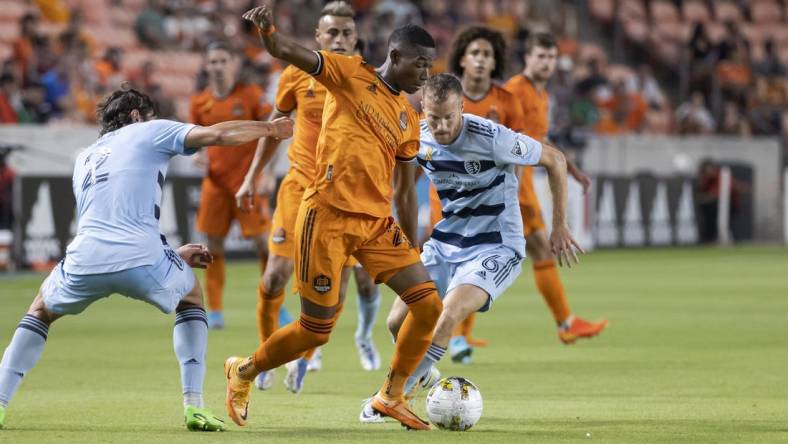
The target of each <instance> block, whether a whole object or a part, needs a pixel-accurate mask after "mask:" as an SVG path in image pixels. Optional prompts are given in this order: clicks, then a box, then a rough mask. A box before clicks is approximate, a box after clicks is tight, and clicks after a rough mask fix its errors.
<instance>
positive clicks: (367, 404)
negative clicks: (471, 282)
mask: <svg viewBox="0 0 788 444" xmlns="http://www.w3.org/2000/svg"><path fill="white" fill-rule="evenodd" d="M358 420H359V422H361V423H362V424H382V423H384V422H386V420H385V419H383V415H381V414H380V413H378V412H376V411H375V409H373V408H372V398H367V399H365V400H364V402H362V403H361V413H359V414H358Z"/></svg>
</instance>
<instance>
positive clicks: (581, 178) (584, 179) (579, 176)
mask: <svg viewBox="0 0 788 444" xmlns="http://www.w3.org/2000/svg"><path fill="white" fill-rule="evenodd" d="M572 177H574V178H575V180H576V181H578V182H580V185H581V186H582V187H583V194H586V193H588V189H589V188H591V178H589V177H588V176H587V175H586V173H584V172H582V171H580V170H577V171H575V172H573V173H572Z"/></svg>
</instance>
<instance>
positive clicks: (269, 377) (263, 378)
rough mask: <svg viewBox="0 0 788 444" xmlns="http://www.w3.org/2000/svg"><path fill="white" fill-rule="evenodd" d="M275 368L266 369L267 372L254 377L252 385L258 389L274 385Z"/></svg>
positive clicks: (266, 388) (265, 388)
mask: <svg viewBox="0 0 788 444" xmlns="http://www.w3.org/2000/svg"><path fill="white" fill-rule="evenodd" d="M274 372H275V370H273V369H272V370H268V371H267V372H262V373H260V374H259V375H257V377H256V378H254V386H255V387H257V389H258V390H268V389H270V388H271V387H272V386H273V385H274V380H275V379H276V373H274Z"/></svg>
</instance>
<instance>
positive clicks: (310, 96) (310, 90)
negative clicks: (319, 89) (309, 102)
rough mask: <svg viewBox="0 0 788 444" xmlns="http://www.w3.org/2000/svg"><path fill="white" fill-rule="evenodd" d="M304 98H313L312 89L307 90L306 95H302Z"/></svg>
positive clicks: (313, 92) (313, 91)
mask: <svg viewBox="0 0 788 444" xmlns="http://www.w3.org/2000/svg"><path fill="white" fill-rule="evenodd" d="M304 97H307V98H310V99H311V98H312V97H315V90H314V89H312V88H309V89H308V90H306V94H304Z"/></svg>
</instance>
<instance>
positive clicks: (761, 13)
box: [750, 1, 783, 25]
mask: <svg viewBox="0 0 788 444" xmlns="http://www.w3.org/2000/svg"><path fill="white" fill-rule="evenodd" d="M750 16H751V17H752V21H753V23H755V24H758V25H762V24H767V23H779V22H781V21H782V19H783V11H782V9H781V8H780V6H779V5H778V4H777V2H773V1H759V2H754V3H752V4H751V5H750Z"/></svg>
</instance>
